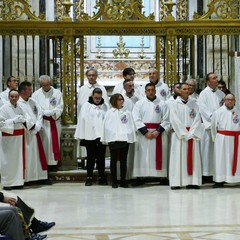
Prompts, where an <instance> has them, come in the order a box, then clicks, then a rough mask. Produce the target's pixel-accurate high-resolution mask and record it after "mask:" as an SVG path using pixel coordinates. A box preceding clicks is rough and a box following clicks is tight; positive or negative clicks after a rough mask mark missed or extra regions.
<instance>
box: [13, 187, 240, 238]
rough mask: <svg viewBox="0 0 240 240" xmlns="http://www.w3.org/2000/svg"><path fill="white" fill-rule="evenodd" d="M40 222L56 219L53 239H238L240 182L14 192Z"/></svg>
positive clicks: (43, 189)
mask: <svg viewBox="0 0 240 240" xmlns="http://www.w3.org/2000/svg"><path fill="white" fill-rule="evenodd" d="M12 192H14V193H16V194H18V195H19V196H20V197H22V198H23V199H24V200H25V201H26V202H27V203H28V204H29V205H31V206H33V207H34V208H35V210H36V217H37V218H39V219H41V220H47V221H53V220H54V221H56V226H55V227H54V228H53V229H52V230H50V231H49V232H48V236H49V239H50V240H51V239H52V240H71V239H85V240H92V239H96V240H108V239H111V240H117V239H124V240H163V239H164V240H170V239H181V240H200V239H201V240H203V239H204V240H220V239H221V240H237V239H240V214H239V212H240V200H239V199H240V186H239V185H230V186H227V187H226V188H224V189H212V188H211V185H204V186H203V187H202V188H201V189H200V190H185V189H182V190H175V191H173V190H170V188H169V187H167V186H159V185H158V184H157V183H156V184H147V185H145V186H144V187H135V188H128V189H124V188H117V189H112V188H111V186H98V185H94V186H92V187H85V186H84V183H55V184H53V185H52V186H32V187H25V188H24V189H23V190H14V191H12Z"/></svg>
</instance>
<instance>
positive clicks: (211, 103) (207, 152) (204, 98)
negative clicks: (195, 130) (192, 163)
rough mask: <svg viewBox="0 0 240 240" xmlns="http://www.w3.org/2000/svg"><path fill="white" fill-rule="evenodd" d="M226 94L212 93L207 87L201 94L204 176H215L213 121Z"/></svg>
mask: <svg viewBox="0 0 240 240" xmlns="http://www.w3.org/2000/svg"><path fill="white" fill-rule="evenodd" d="M224 97H225V94H224V93H223V92H222V91H221V90H218V89H217V90H216V91H215V92H213V91H212V89H211V88H210V87H208V86H207V87H206V88H205V89H204V90H203V91H202V92H201V93H200V94H199V97H198V100H197V104H198V106H199V111H200V114H201V118H202V122H203V126H204V129H205V131H204V133H203V136H202V139H201V143H200V145H201V157H202V172H203V176H212V175H213V151H214V143H213V141H212V137H211V131H210V128H211V119H212V114H213V112H214V111H216V110H217V109H218V108H220V107H221V106H222V104H223V98H224Z"/></svg>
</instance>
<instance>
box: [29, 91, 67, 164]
mask: <svg viewBox="0 0 240 240" xmlns="http://www.w3.org/2000/svg"><path fill="white" fill-rule="evenodd" d="M32 98H33V99H34V100H36V102H37V103H38V104H39V106H40V107H41V110H42V111H44V110H52V111H53V112H54V115H53V116H52V117H53V119H54V120H55V122H56V126H57V132H58V142H59V148H60V136H61V129H62V127H61V120H60V117H61V115H62V112H63V98H62V93H61V92H60V91H59V90H58V89H55V88H53V87H51V89H50V90H49V91H48V92H45V91H43V89H42V88H40V89H38V90H37V91H35V92H34V93H33V95H32ZM40 135H41V138H42V142H43V147H44V150H45V154H46V158H47V162H48V165H57V163H58V161H55V159H54V154H53V149H52V135H51V126H50V121H48V120H44V119H43V125H42V129H41V131H40Z"/></svg>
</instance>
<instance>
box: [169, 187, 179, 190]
mask: <svg viewBox="0 0 240 240" xmlns="http://www.w3.org/2000/svg"><path fill="white" fill-rule="evenodd" d="M171 189H172V190H179V189H181V188H180V187H171Z"/></svg>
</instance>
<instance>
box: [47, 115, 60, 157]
mask: <svg viewBox="0 0 240 240" xmlns="http://www.w3.org/2000/svg"><path fill="white" fill-rule="evenodd" d="M43 119H44V120H47V121H50V126H51V135H52V149H53V155H54V160H55V161H59V160H60V148H59V142H58V132H57V125H56V121H55V120H54V119H53V118H52V117H47V116H43Z"/></svg>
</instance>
